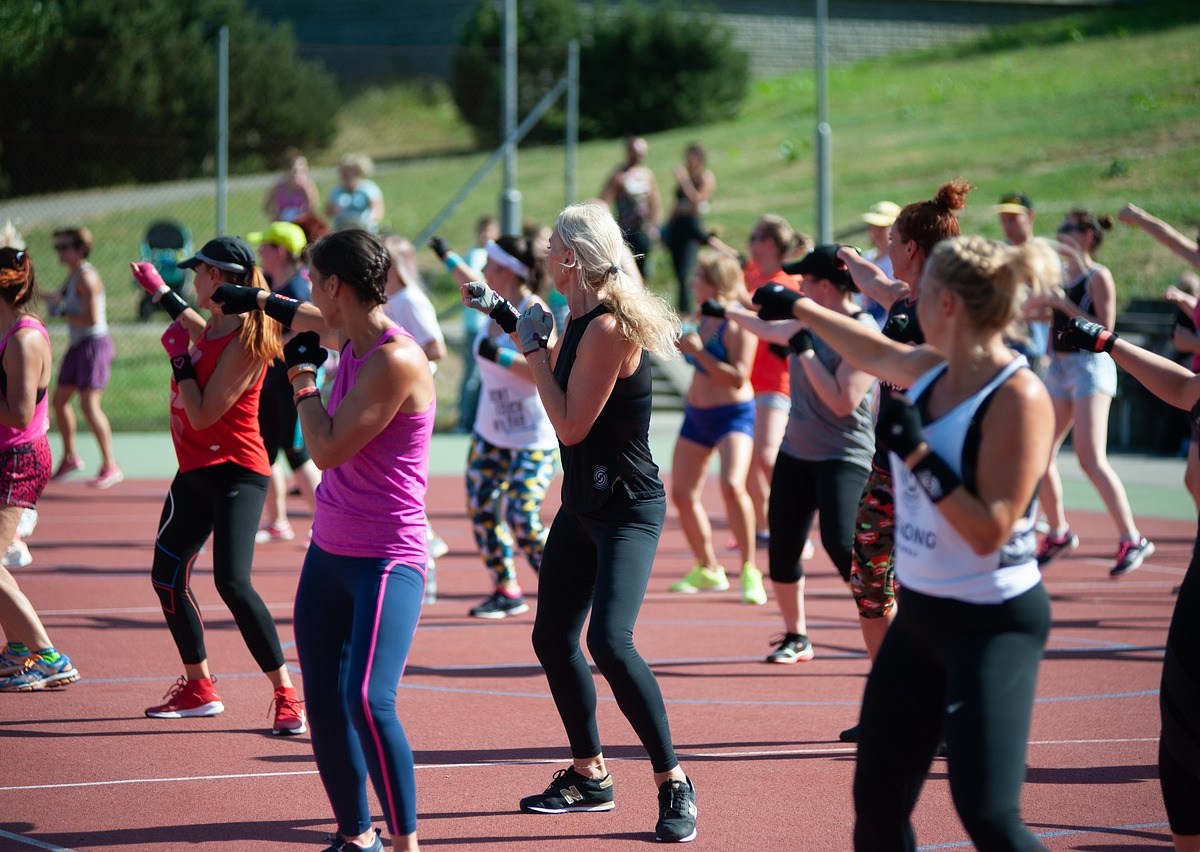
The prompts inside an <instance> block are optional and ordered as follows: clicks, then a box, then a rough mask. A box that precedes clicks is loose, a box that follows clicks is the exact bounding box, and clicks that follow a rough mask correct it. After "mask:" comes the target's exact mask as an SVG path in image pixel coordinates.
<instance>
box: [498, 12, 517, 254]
mask: <svg viewBox="0 0 1200 852" xmlns="http://www.w3.org/2000/svg"><path fill="white" fill-rule="evenodd" d="M503 109H504V112H503V124H502V126H501V130H500V137H501V138H502V139H507V140H510V141H509V142H508V144H507V145H506V146H505V151H504V188H503V189H501V190H500V233H502V234H519V233H520V232H521V191H520V190H519V189H517V143H516V142H515V141H511V140H512V138H513V134H514V132H515V131H516V129H517V0H504V108H503Z"/></svg>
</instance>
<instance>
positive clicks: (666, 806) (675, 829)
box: [654, 778, 696, 843]
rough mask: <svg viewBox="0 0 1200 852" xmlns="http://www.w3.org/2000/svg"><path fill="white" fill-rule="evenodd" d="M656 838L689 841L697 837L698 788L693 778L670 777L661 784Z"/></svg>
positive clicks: (678, 841)
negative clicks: (678, 779)
mask: <svg viewBox="0 0 1200 852" xmlns="http://www.w3.org/2000/svg"><path fill="white" fill-rule="evenodd" d="M654 839H655V840H657V841H658V842H659V843H687V842H688V841H689V840H695V839H696V788H695V787H693V786H692V779H690V778H689V779H688V780H686V781H676V780H675V779H674V778H668V779H667V780H666V781H664V782H662V785H661V786H659V788H658V825H656V826H655V827H654Z"/></svg>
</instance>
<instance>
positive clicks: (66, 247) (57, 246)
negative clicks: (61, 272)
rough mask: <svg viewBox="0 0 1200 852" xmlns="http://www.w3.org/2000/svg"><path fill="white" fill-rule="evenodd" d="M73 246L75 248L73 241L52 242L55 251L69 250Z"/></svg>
mask: <svg viewBox="0 0 1200 852" xmlns="http://www.w3.org/2000/svg"><path fill="white" fill-rule="evenodd" d="M73 248H75V243H55V244H54V250H55V251H70V250H71V249H73Z"/></svg>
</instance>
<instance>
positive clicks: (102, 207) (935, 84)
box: [0, 0, 1200, 429]
mask: <svg viewBox="0 0 1200 852" xmlns="http://www.w3.org/2000/svg"><path fill="white" fill-rule="evenodd" d="M1198 45H1200V5H1198V4H1196V3H1195V2H1194V0H1188V2H1178V0H1163V2H1154V3H1149V4H1145V5H1142V6H1138V7H1135V8H1117V9H1114V10H1109V11H1104V12H1097V13H1092V14H1089V15H1084V16H1076V17H1073V18H1069V19H1063V20H1062V21H1059V22H1055V23H1053V24H1040V25H1038V26H1037V27H1024V28H1016V29H1008V30H1003V31H999V32H997V33H995V34H994V35H993V36H992V37H990V38H987V39H983V40H980V41H977V42H972V43H969V44H958V45H952V46H949V47H946V48H944V49H942V50H938V51H932V52H925V53H920V54H914V55H907V56H898V57H894V58H890V59H886V60H878V61H871V62H864V63H860V64H857V65H853V66H835V67H833V68H831V70H830V74H829V104H830V108H829V112H830V115H829V118H830V123H831V125H832V128H833V188H834V198H833V210H834V222H835V230H841V229H843V228H846V227H852V226H854V225H855V224H856V223H857V222H858V216H859V214H860V213H861V212H862V211H864V210H866V209H867V207H868V206H870V205H871V204H872V203H874V202H876V201H879V200H882V199H890V200H893V201H896V202H898V203H902V204H903V203H907V202H909V201H915V200H919V199H924V198H930V197H932V195H933V193H934V192H935V190H936V189H937V187H938V185H939V184H941V183H943V182H944V181H946V180H948V179H950V178H953V177H955V176H957V175H961V176H963V177H964V178H966V179H967V180H968V181H970V182H971V183H974V184H976V185H977V187H978V188H977V189H976V190H975V191H974V193H972V195H971V198H970V206H969V207H968V209H967V210H966V211H964V213H963V215H962V221H963V229H964V231H966V232H977V233H982V234H985V235H988V236H993V237H999V236H1000V230H999V225H998V223H997V220H996V216H995V215H994V214H993V212H992V205H993V204H994V203H995V202H996V200H997V199H998V198H999V196H1000V195H1001V194H1002V193H1004V192H1008V191H1011V190H1019V191H1023V192H1025V193H1027V194H1028V195H1029V196H1031V198H1032V199H1033V201H1034V203H1035V204H1036V206H1037V211H1038V220H1037V230H1038V231H1039V233H1042V234H1047V235H1049V234H1052V233H1053V231H1054V229H1055V227H1056V225H1057V224H1058V222H1059V220H1060V217H1061V215H1062V213H1063V212H1064V211H1065V210H1067V209H1069V208H1071V207H1076V206H1081V207H1084V208H1087V209H1090V210H1093V211H1096V212H1100V213H1115V212H1116V211H1117V210H1118V209H1119V208H1120V206H1121V205H1122V204H1124V203H1125V202H1126V201H1132V202H1134V203H1136V204H1138V205H1140V206H1142V207H1144V208H1146V209H1148V210H1150V211H1151V212H1153V213H1156V214H1157V215H1159V216H1161V217H1163V218H1165V219H1166V220H1167V221H1169V222H1172V223H1173V224H1175V225H1176V226H1178V227H1181V228H1183V229H1185V231H1186V232H1187V233H1189V234H1190V233H1192V232H1193V230H1194V229H1195V227H1196V226H1197V224H1198V223H1200V47H1198ZM808 49H809V46H808V45H798V46H797V50H801V51H807V50H808ZM582 96H583V97H584V98H586V97H587V90H586V81H585V86H584V90H583V93H582ZM701 96H702V95H701ZM815 102H816V93H815V87H814V75H813V74H811V73H805V74H796V75H793V76H788V77H781V78H777V79H771V80H761V81H757V82H756V83H754V84H753V89H752V91H751V93H750V96H749V98H748V100H747V103H746V105H745V108H744V109H743V111H742V114H741V115H740V116H739V117H738V118H737V119H736V120H733V121H728V122H724V123H720V124H712V125H706V126H697V127H690V128H686V129H682V130H675V131H670V132H666V133H660V134H657V135H654V136H651V137H649V142H650V165H651V167H652V168H654V170H655V171H656V172H657V174H658V175H659V180H660V182H661V183H662V184H663V191H664V193H665V194H669V193H670V192H671V190H672V182H671V170H672V168H673V167H674V166H675V165H676V163H678V162H680V158H681V154H682V151H683V148H684V146H685V145H687V144H688V143H689V142H692V141H699V142H701V143H702V144H704V145H705V146H706V147H707V148H708V150H709V152H710V162H711V165H712V168H713V169H714V171H715V173H716V175H717V180H718V187H717V192H716V196H715V198H714V203H713V210H712V213H711V214H710V215H709V217H708V223H709V224H710V225H711V226H714V227H716V228H718V229H720V230H721V231H722V234H723V237H724V239H725V240H726V241H727V242H729V243H731V244H733V245H744V244H745V240H746V236H747V234H748V233H749V230H750V227H751V225H752V223H753V222H754V220H755V219H756V218H757V217H758V216H759V215H761V214H762V213H767V212H772V213H777V214H780V215H783V216H784V217H786V218H787V219H788V220H789V221H790V222H791V223H792V224H793V225H794V226H795V227H797V228H799V229H800V230H804V231H808V232H810V233H812V232H813V231H814V229H815V227H816V216H815V212H814V211H815V204H816V200H815V193H814V174H815V167H814V163H813V131H814V123H815V121H814V113H815ZM339 122H340V128H341V131H340V135H339V141H338V144H337V145H336V146H335V148H334V149H333V150H331V151H330V152H327V153H325V154H323V155H319V156H317V157H315V158H314V160H315V164H316V165H318V166H320V165H329V164H331V163H333V162H336V160H337V158H338V156H340V155H341V154H342V153H346V152H348V151H351V150H367V151H369V152H370V153H371V154H372V155H373V156H374V157H375V158H376V159H377V160H378V161H380V162H381V163H382V166H381V168H380V169H379V172H378V173H377V174H376V180H377V181H378V182H379V184H380V185H381V187H382V188H383V191H384V196H385V199H386V201H387V207H388V219H389V220H390V228H391V230H393V231H396V232H399V233H404V234H409V235H415V234H417V233H418V232H419V231H421V230H422V229H423V228H424V227H425V225H426V224H427V223H428V222H429V221H430V220H431V219H432V218H433V217H434V216H435V214H436V213H437V212H438V210H439V209H440V208H441V206H442V204H443V203H444V202H445V200H446V199H448V198H450V197H451V196H452V195H453V194H454V193H455V192H457V191H458V189H459V188H460V187H461V186H462V185H463V184H464V182H465V181H466V180H467V178H468V177H469V176H470V175H471V173H472V172H474V170H475V169H476V167H477V166H478V165H479V164H480V163H482V162H483V160H484V159H485V158H486V156H487V152H471V151H470V147H471V142H470V134H469V132H468V130H467V128H466V127H465V126H464V125H463V124H462V123H461V122H459V121H458V120H457V116H456V115H455V113H454V111H453V108H452V107H451V105H450V103H449V99H448V96H447V94H446V92H445V90H444V88H439V87H437V86H393V87H387V88H376V89H371V90H368V91H364V92H361V93H359V94H358V95H357V96H356V97H354V98H353V99H351V100H350V101H349V102H348V103H347V104H346V107H345V109H344V110H343V113H342V116H341V118H340V120H339ZM621 155H622V144H621V142H620V141H619V140H609V141H599V142H591V143H587V144H584V145H583V146H581V149H580V151H579V159H578V192H579V195H580V196H581V197H587V196H590V195H592V194H594V193H597V192H599V190H600V187H601V185H602V184H603V182H604V180H605V178H606V176H607V174H608V172H609V170H610V169H611V168H612V167H613V166H614V165H615V164H616V163H617V162H618V161H619V160H620V159H621ZM325 174H328V172H326V173H325ZM563 175H564V156H563V150H562V148H561V147H557V146H546V147H538V148H523V149H521V152H520V161H519V176H518V177H519V185H520V188H521V191H522V192H523V194H524V211H523V212H524V215H525V216H527V217H531V218H534V219H536V220H539V221H541V222H544V223H550V222H552V221H553V219H554V217H555V216H556V215H557V213H558V211H559V210H560V209H561V207H562V206H563V203H564V201H565V196H564V192H565V190H564V180H563ZM331 182H332V179H331V178H328V177H326V178H325V179H323V180H322V182H321V186H322V189H323V190H324V191H326V192H327V191H328V189H329V188H330V184H331ZM263 192H264V187H263V185H262V184H261V182H260V184H259V185H258V186H255V187H252V188H246V189H241V190H236V191H233V192H231V194H230V196H229V205H228V211H229V214H228V216H229V217H228V230H229V231H230V232H232V233H240V234H245V233H247V232H250V231H255V230H259V229H261V228H262V226H263V225H264V224H265V223H264V222H263V214H262V207H261V204H262V197H263ZM499 192H500V175H499V172H498V171H497V172H496V173H494V174H493V175H491V176H490V177H489V179H488V180H486V181H484V183H483V184H482V185H481V186H480V187H479V188H478V189H476V190H475V191H474V192H473V193H472V194H471V196H469V197H468V198H467V200H466V202H465V203H464V204H463V205H462V206H461V207H460V208H459V209H458V211H457V212H456V213H455V214H454V215H453V216H452V217H451V218H450V219H449V220H448V221H447V222H446V224H445V226H444V227H443V228H442V229H441V233H442V235H443V236H444V237H446V239H448V240H449V241H450V242H451V244H452V245H454V246H456V247H459V248H466V247H467V246H469V245H470V243H471V241H472V240H473V238H474V234H473V224H474V221H475V219H476V218H477V217H478V216H479V215H480V214H482V213H485V212H494V211H495V210H496V208H497V198H498V196H499ZM205 194H207V195H208V196H210V197H208V198H205V197H204V195H205ZM131 195H133V196H135V198H134V200H132V201H131V200H130V197H129V196H131ZM37 201H38V203H39V204H42V203H43V202H44V203H45V204H48V205H50V206H51V207H53V206H54V205H58V206H57V208H55V212H54V213H53V214H52V215H51V216H47V217H45V218H44V219H43V220H42V221H41V222H38V223H32V222H31V223H27V225H26V226H25V227H24V230H25V234H26V236H27V238H28V239H29V244H30V247H31V249H32V250H33V251H34V253H35V257H36V258H37V262H38V271H39V277H40V279H41V282H42V286H43V287H46V286H51V287H53V286H56V285H57V283H58V282H60V281H61V280H62V278H61V276H60V275H59V272H60V270H57V269H56V268H55V266H54V264H53V262H52V260H51V258H52V254H51V252H50V230H51V229H52V227H53V226H54V225H57V224H67V223H70V222H77V223H80V224H83V225H86V226H87V227H89V228H90V229H91V230H92V231H93V233H94V234H95V236H96V249H95V251H94V253H93V258H92V259H93V262H94V263H95V264H96V266H97V268H98V269H99V270H100V272H101V275H102V276H103V277H104V280H105V281H106V282H107V283H108V291H109V311H110V319H111V320H113V321H114V322H121V321H128V320H129V319H131V318H132V317H133V316H135V309H134V305H135V299H136V297H137V295H138V294H137V293H136V292H135V291H134V290H133V289H132V288H131V287H130V286H129V284H128V281H129V274H128V265H127V264H128V262H129V260H131V259H134V258H135V257H136V255H137V246H138V244H139V243H140V239H141V234H142V231H143V230H144V228H145V226H146V224H147V223H148V222H149V221H151V220H152V219H153V218H156V217H158V216H161V215H170V216H174V217H176V218H179V219H181V220H182V221H184V222H186V223H187V224H189V225H190V227H191V228H192V230H193V231H194V232H195V236H196V241H197V243H200V242H203V241H204V240H205V239H207V238H208V237H209V236H211V233H212V229H213V227H214V226H213V212H212V211H213V202H212V199H211V184H208V183H206V184H204V185H202V186H193V187H190V188H185V189H184V190H182V191H181V190H179V189H178V188H175V187H171V188H168V187H138V188H133V189H132V190H131V189H129V188H122V189H121V190H119V191H105V190H99V191H93V192H90V193H86V194H80V195H77V196H71V197H63V198H61V199H37ZM82 202H88V206H86V207H85V206H84V205H83V203H82ZM97 202H98V203H97ZM2 206H3V205H0V207H2ZM85 209H87V210H93V209H95V210H98V211H99V212H95V213H86V214H81V211H83V210H85ZM59 210H61V213H60V212H58V211H59ZM3 215H4V214H3V211H0V218H3ZM657 256H658V258H659V260H660V261H661V262H659V263H658V264H657V269H656V271H655V273H654V276H653V278H652V280H651V284H652V286H654V287H657V288H662V289H663V290H666V289H667V288H668V287H669V281H668V272H667V269H668V265H669V264H668V263H667V262H666V257H665V254H662V253H658V255H657ZM420 257H421V262H422V263H423V264H428V267H427V271H428V272H429V276H428V280H429V281H430V282H431V283H432V284H433V285H434V290H435V299H436V301H437V302H438V303H439V304H440V305H441V306H442V307H443V309H444V310H445V312H446V315H447V316H449V317H456V316H457V309H455V308H453V307H452V302H453V301H455V299H454V296H453V292H452V287H451V285H450V281H449V277H448V276H447V275H445V273H444V272H443V271H441V270H440V269H439V268H438V267H437V266H436V264H435V260H434V258H433V256H432V254H431V253H429V252H427V251H422V252H420ZM1099 259H1100V261H1101V262H1103V263H1105V264H1107V265H1108V266H1110V267H1111V268H1112V270H1113V273H1114V277H1115V279H1116V282H1117V287H1118V291H1119V294H1120V297H1121V300H1122V301H1123V302H1125V301H1127V300H1128V299H1130V298H1133V297H1135V296H1144V297H1151V298H1157V297H1158V296H1159V295H1160V294H1161V292H1162V290H1163V288H1164V287H1165V286H1166V285H1167V284H1169V283H1173V282H1174V280H1175V279H1176V278H1177V276H1178V274H1179V272H1180V271H1181V270H1182V268H1183V266H1182V264H1181V263H1180V262H1179V261H1177V260H1176V259H1175V258H1174V257H1173V256H1172V255H1170V254H1169V253H1168V252H1166V251H1165V250H1164V249H1162V248H1160V247H1159V246H1158V245H1157V244H1155V243H1154V242H1153V241H1152V240H1151V239H1150V238H1149V237H1147V236H1146V235H1145V234H1143V233H1141V232H1140V231H1136V230H1131V229H1129V228H1126V227H1124V226H1118V227H1117V229H1116V230H1115V231H1114V232H1112V233H1111V234H1110V236H1109V238H1108V240H1107V241H1106V243H1105V245H1104V246H1103V249H1102V251H1101V252H1100V254H1099ZM160 329H161V326H159V325H158V324H157V323H155V324H154V325H153V326H149V327H141V328H138V329H137V330H136V331H122V332H121V335H122V336H121V337H119V338H118V353H119V357H118V362H117V364H116V366H115V369H114V379H113V384H112V386H111V388H110V391H109V395H108V400H109V405H108V409H109V411H110V415H111V417H112V419H113V422H114V424H115V425H116V426H117V428H121V429H147V428H160V427H161V426H162V424H163V423H164V422H165V420H164V417H163V412H164V411H165V403H164V402H163V397H164V395H165V388H166V383H167V378H166V377H167V365H166V360H165V359H164V358H162V356H161V352H160V351H159V348H158V345H157V337H158V332H159V330H160ZM56 333H57V326H56ZM56 351H59V352H61V351H62V348H61V347H58V348H57V349H56ZM448 361H449V363H447V364H445V366H444V368H443V369H442V370H441V371H440V372H439V388H440V393H441V394H442V398H443V405H442V406H441V407H440V412H441V415H442V416H441V418H440V419H441V425H443V426H444V425H446V423H448V422H449V421H450V420H451V419H452V418H453V417H454V407H453V405H452V404H451V402H452V400H454V399H455V398H456V390H455V379H456V376H457V375H458V365H457V363H456V359H455V358H454V357H453V356H452V357H451V358H450V359H448Z"/></svg>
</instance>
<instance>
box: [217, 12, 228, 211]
mask: <svg viewBox="0 0 1200 852" xmlns="http://www.w3.org/2000/svg"><path fill="white" fill-rule="evenodd" d="M228 191H229V27H221V30H220V33H219V34H218V36H217V233H218V234H223V233H225V222H226V219H227V216H226V212H227V208H228Z"/></svg>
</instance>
